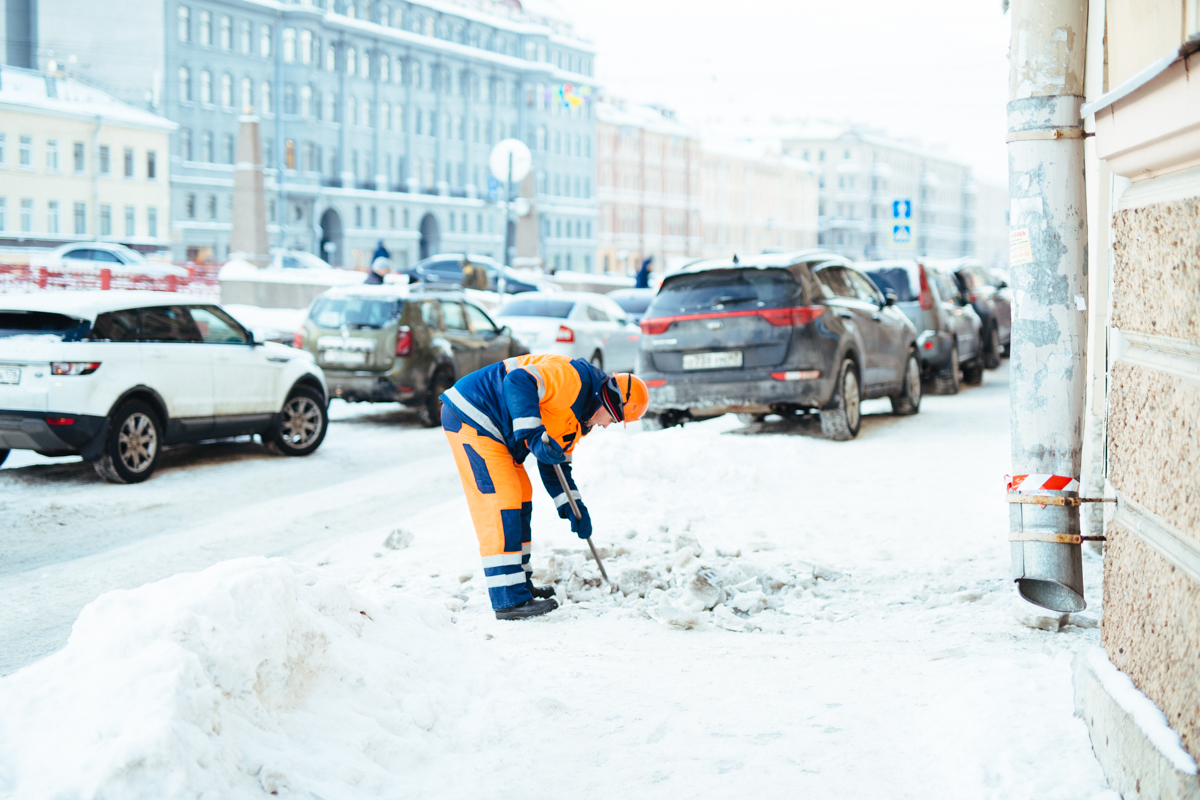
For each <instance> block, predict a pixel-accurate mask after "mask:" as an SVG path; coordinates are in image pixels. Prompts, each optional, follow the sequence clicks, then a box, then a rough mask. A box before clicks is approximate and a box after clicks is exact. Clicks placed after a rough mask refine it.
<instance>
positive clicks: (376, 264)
mask: <svg viewBox="0 0 1200 800" xmlns="http://www.w3.org/2000/svg"><path fill="white" fill-rule="evenodd" d="M391 271H392V262H391V261H388V260H387V259H386V258H377V259H375V260H374V261H372V262H371V271H370V272H368V273H367V283H369V284H374V285H379V284H381V283H383V276H384V275H387V274H388V273H389V272H391Z"/></svg>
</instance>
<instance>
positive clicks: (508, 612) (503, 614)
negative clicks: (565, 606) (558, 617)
mask: <svg viewBox="0 0 1200 800" xmlns="http://www.w3.org/2000/svg"><path fill="white" fill-rule="evenodd" d="M556 608H558V601H557V600H526V601H525V602H524V603H521V605H519V606H512V607H510V608H497V609H496V619H528V618H529V617H540V616H541V615H542V614H545V613H547V612H550V611H553V610H554V609H556Z"/></svg>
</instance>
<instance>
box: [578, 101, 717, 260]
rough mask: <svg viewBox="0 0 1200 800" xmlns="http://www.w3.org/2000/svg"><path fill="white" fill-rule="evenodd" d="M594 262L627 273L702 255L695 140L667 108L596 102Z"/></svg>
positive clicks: (697, 145)
mask: <svg viewBox="0 0 1200 800" xmlns="http://www.w3.org/2000/svg"><path fill="white" fill-rule="evenodd" d="M596 135H597V147H596V152H597V162H596V168H597V193H596V197H597V202H598V214H599V230H598V234H597V237H596V238H597V246H598V247H597V261H598V263H599V264H600V268H601V270H602V271H603V272H616V273H624V274H632V273H634V272H636V271H637V269H638V268H639V267H640V266H641V264H642V261H644V260H645V259H646V258H653V259H654V269H655V271H661V270H664V269H667V268H669V267H670V266H672V265H674V264H678V263H682V262H684V261H686V260H687V259H689V258H694V257H696V256H699V255H700V254H701V252H700V251H701V242H702V236H701V219H700V217H701V214H700V204H701V194H700V162H701V156H700V139H699V137H698V136H697V134H696V133H695V132H694V131H692V130H691V129H690V128H688V127H686V126H684V125H682V124H680V123H679V122H678V121H676V119H675V116H674V114H673V113H672V112H670V111H667V110H665V109H661V108H654V107H650V106H638V105H631V104H625V103H619V102H612V101H610V102H603V103H599V104H598V105H597V106H596Z"/></svg>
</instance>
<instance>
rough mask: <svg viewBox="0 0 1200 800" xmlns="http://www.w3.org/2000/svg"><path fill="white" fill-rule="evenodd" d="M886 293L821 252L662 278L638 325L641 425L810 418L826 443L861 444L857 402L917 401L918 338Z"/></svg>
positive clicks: (902, 410) (698, 268) (902, 409)
mask: <svg viewBox="0 0 1200 800" xmlns="http://www.w3.org/2000/svg"><path fill="white" fill-rule="evenodd" d="M895 302H896V298H895V295H894V294H892V293H891V292H889V293H887V295H884V294H882V293H881V292H880V291H879V289H878V288H876V286H875V284H873V283H872V282H871V281H870V280H869V279H867V278H866V276H864V275H863V274H862V273H860V272H858V271H857V270H856V269H854V268H853V267H852V266H851V265H850V262H848V261H847V260H846V259H844V258H842V257H841V256H838V255H834V254H832V253H826V252H820V251H805V252H801V253H793V254H771V255H761V256H755V257H753V258H752V259H748V260H746V261H742V262H739V261H738V260H737V258H736V257H735V258H734V259H733V260H730V261H704V262H700V263H698V264H694V265H692V266H689V267H686V268H685V269H683V270H681V271H679V272H676V273H674V274H671V275H668V276H667V277H666V279H664V281H663V284H662V288H661V289H660V290H659V293H658V295H657V296H656V297H655V298H654V302H653V303H651V304H650V308H649V309H648V310H647V311H646V315H645V316H644V317H643V318H642V321H641V328H642V332H643V333H644V334H645V336H643V337H642V341H641V349H640V351H639V358H638V374H639V375H641V376H642V378H643V379H644V380H645V381H646V385H647V387H649V389H650V409H649V413H647V415H646V417H647V420H648V421H647V425H648V426H649V427H655V426H658V425H664V426H665V425H674V424H678V423H680V422H684V421H686V420H688V419H704V418H708V417H713V416H717V415H719V414H724V413H726V412H730V411H733V412H738V413H741V414H748V415H751V416H752V417H754V418H758V419H761V418H762V417H764V416H766V415H767V414H794V413H805V412H807V411H810V410H817V411H819V412H820V415H821V429H822V431H823V432H824V433H825V435H826V436H829V437H830V438H833V439H852V438H854V437H855V436H856V435H858V429H859V424H860V422H861V413H860V409H859V404H860V402H861V401H862V400H863V399H867V398H872V397H885V396H886V397H890V398H891V401H892V410H893V411H894V412H895V413H897V414H915V413H917V411H918V410H919V408H920V403H921V364H920V360H919V357H918V355H917V348H916V337H917V332H916V329H915V328H914V327H913V325H912V323H911V322H909V321H908V319H907V318H906V317H905V316H904V314H902V313H901V312H900V311H899V310H897V309H896V308H895Z"/></svg>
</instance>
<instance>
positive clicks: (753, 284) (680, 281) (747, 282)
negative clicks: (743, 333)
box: [646, 269, 800, 319]
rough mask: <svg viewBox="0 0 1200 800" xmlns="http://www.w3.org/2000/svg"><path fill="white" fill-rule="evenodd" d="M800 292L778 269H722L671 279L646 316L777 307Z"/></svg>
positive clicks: (789, 276) (660, 291)
mask: <svg viewBox="0 0 1200 800" xmlns="http://www.w3.org/2000/svg"><path fill="white" fill-rule="evenodd" d="M799 291H800V287H799V284H797V283H796V281H795V280H794V279H793V278H792V276H791V275H790V274H788V273H787V272H785V271H783V270H779V269H721V270H711V271H707V272H697V273H693V274H689V275H680V276H678V277H676V278H669V279H668V280H667V282H666V283H664V284H663V286H662V289H660V290H659V293H658V294H657V295H655V297H654V301H653V302H652V303H651V304H650V307H649V309H647V311H646V318H647V319H649V318H653V317H665V316H670V315H672V314H690V313H695V312H702V311H712V310H716V311H724V310H726V309H728V310H729V311H739V310H743V309H747V310H752V309H756V308H775V307H778V306H782V305H785V304H787V303H788V302H790V301H791V300H792V299H793V298H794V297H795V296H796V295H797V294H798V293H799Z"/></svg>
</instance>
